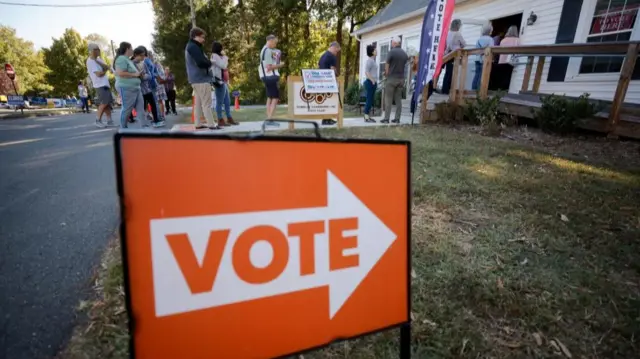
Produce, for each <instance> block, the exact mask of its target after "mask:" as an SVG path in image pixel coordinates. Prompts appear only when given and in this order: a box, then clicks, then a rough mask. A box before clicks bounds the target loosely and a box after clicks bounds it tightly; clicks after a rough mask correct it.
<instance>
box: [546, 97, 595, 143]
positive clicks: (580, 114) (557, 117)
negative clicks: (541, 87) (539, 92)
mask: <svg viewBox="0 0 640 359" xmlns="http://www.w3.org/2000/svg"><path fill="white" fill-rule="evenodd" d="M540 100H541V101H542V107H541V108H540V109H539V110H534V119H535V120H536V122H537V123H538V126H540V129H542V130H543V131H545V132H551V133H557V134H560V135H566V134H568V133H570V132H572V131H573V130H574V129H575V127H576V122H577V121H578V120H580V119H584V118H588V117H591V116H593V115H594V114H596V113H597V112H598V110H599V109H598V106H596V105H595V104H593V103H591V102H590V101H589V94H588V93H585V94H583V95H581V96H580V97H579V98H577V99H571V98H567V97H566V96H557V95H555V94H554V95H551V96H547V97H541V98H540Z"/></svg>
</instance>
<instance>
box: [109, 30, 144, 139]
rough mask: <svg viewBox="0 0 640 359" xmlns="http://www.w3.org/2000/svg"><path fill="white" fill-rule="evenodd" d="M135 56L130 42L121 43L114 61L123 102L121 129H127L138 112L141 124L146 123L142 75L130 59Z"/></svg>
mask: <svg viewBox="0 0 640 359" xmlns="http://www.w3.org/2000/svg"><path fill="white" fill-rule="evenodd" d="M132 55H133V49H132V48H131V44H130V43H128V42H121V43H120V46H119V47H118V51H117V52H116V58H115V59H114V61H113V67H114V69H115V75H116V89H117V90H118V93H119V94H120V98H121V100H122V109H121V110H120V127H121V128H127V127H128V122H129V116H130V115H131V114H132V112H133V110H134V109H135V110H136V117H137V118H138V120H139V122H140V124H143V123H144V99H143V97H142V91H141V90H140V80H141V79H140V78H141V76H142V74H141V73H140V72H139V71H138V69H137V68H136V65H135V64H134V63H133V62H132V61H131V60H130V59H129V57H130V56H132Z"/></svg>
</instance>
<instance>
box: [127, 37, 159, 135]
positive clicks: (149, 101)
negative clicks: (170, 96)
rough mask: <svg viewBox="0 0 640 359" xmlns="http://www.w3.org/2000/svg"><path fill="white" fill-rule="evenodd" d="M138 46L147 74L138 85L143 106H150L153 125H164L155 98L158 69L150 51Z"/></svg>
mask: <svg viewBox="0 0 640 359" xmlns="http://www.w3.org/2000/svg"><path fill="white" fill-rule="evenodd" d="M140 48H142V49H143V50H144V58H143V59H142V63H143V64H144V69H145V70H144V71H145V73H146V74H147V75H148V76H145V77H144V78H143V79H142V83H141V86H140V88H141V89H142V96H143V97H144V102H145V105H144V107H145V108H149V107H151V115H152V116H153V126H154V127H162V126H164V122H163V121H162V116H160V108H159V106H158V99H157V98H156V89H157V88H158V80H157V78H158V71H157V69H156V65H155V64H154V63H153V54H151V51H148V50H147V48H146V47H144V46H140ZM134 51H135V50H134Z"/></svg>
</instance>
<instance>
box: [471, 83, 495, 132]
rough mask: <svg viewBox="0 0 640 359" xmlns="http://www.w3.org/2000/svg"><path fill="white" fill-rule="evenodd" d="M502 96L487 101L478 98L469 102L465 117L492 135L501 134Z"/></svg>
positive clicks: (488, 98) (492, 97)
mask: <svg viewBox="0 0 640 359" xmlns="http://www.w3.org/2000/svg"><path fill="white" fill-rule="evenodd" d="M502 96H503V94H502V93H498V94H497V95H494V96H490V97H487V98H486V99H483V98H481V97H480V96H478V97H476V99H475V100H467V106H466V108H465V110H464V117H465V118H466V119H467V120H468V121H470V122H471V123H474V124H477V125H481V126H482V127H484V128H485V129H487V130H488V131H489V132H490V133H491V134H495V133H496V132H499V131H500V126H501V125H502V115H501V114H500V99H502Z"/></svg>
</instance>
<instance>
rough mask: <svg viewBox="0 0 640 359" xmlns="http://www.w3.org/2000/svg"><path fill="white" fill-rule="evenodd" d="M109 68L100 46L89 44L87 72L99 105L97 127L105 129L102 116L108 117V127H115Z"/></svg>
mask: <svg viewBox="0 0 640 359" xmlns="http://www.w3.org/2000/svg"><path fill="white" fill-rule="evenodd" d="M108 71H109V66H107V63H106V62H105V61H104V60H102V59H101V58H100V46H98V44H95V43H91V44H89V58H87V72H88V73H89V77H90V78H91V84H92V86H93V88H94V89H95V90H96V100H97V101H96V102H97V103H98V114H97V118H96V126H97V127H105V124H104V123H103V122H102V115H103V114H106V115H107V124H106V125H107V126H109V127H112V126H115V124H114V123H113V120H112V119H111V104H112V103H113V95H112V94H111V87H110V85H109V78H108V77H107V72H108Z"/></svg>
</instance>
